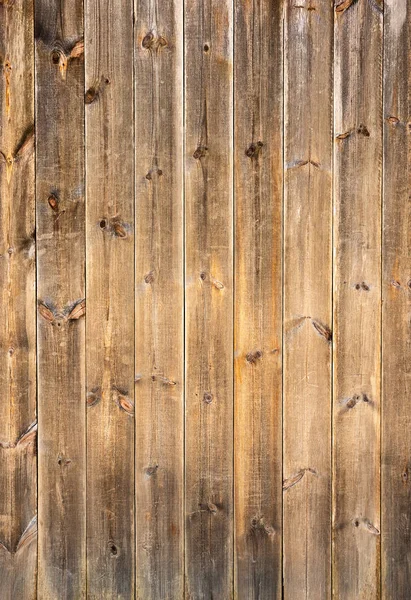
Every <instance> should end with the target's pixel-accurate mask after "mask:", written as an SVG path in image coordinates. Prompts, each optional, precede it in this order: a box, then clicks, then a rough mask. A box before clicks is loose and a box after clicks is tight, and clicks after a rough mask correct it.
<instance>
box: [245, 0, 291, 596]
mask: <svg viewBox="0 0 411 600" xmlns="http://www.w3.org/2000/svg"><path fill="white" fill-rule="evenodd" d="M282 34H283V4H282V2H270V1H266V0H256V1H255V2H253V3H250V2H247V1H246V0H237V2H236V3H235V40H234V47H235V48H236V60H235V73H234V138H235V147H234V173H235V175H234V177H235V198H236V202H235V281H236V286H235V331H234V337H235V341H234V364H235V395H234V402H235V479H234V481H235V497H236V499H235V535H236V559H235V572H236V576H235V598H243V599H244V600H252V599H253V600H256V599H257V598H258V599H260V600H263V599H269V598H270V599H273V600H274V599H277V598H278V599H280V598H281V597H282V576H281V553H282V552H281V529H282V461H281V458H282V416H281V405H282V390H281V388H282V385H281V362H282V265H281V257H282V219H281V217H282V98H283V92H282V47H283V43H282V42H283V40H282Z"/></svg>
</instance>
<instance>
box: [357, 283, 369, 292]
mask: <svg viewBox="0 0 411 600" xmlns="http://www.w3.org/2000/svg"><path fill="white" fill-rule="evenodd" d="M355 289H356V290H364V292H369V291H370V286H369V285H368V284H367V283H365V281H361V282H360V283H356V284H355Z"/></svg>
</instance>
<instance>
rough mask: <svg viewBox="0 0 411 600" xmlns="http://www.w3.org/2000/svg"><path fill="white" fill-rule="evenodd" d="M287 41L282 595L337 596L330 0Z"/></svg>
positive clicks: (295, 18)
mask: <svg viewBox="0 0 411 600" xmlns="http://www.w3.org/2000/svg"><path fill="white" fill-rule="evenodd" d="M284 36H285V41H284V53H285V56H284V63H285V71H284V86H285V100H284V102H285V106H284V115H285V116H284V148H285V150H284V169H285V171H284V512H283V519H284V558H283V560H284V598H285V599H289V600H294V599H296V598H310V599H314V598H316V599H318V600H320V599H321V600H324V599H326V598H330V597H331V357H332V333H331V326H332V240H331V238H332V148H333V144H332V87H333V81H332V56H333V8H332V5H330V3H329V2H326V1H325V0H324V1H323V0H321V1H320V2H312V1H311V0H303V1H302V2H295V1H294V0H289V1H288V2H287V11H286V24H285V32H284Z"/></svg>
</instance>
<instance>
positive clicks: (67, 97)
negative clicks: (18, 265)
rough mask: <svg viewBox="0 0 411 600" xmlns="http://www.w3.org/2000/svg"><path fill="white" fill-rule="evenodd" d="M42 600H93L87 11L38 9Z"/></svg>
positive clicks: (43, 3)
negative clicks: (88, 466) (89, 577)
mask: <svg viewBox="0 0 411 600" xmlns="http://www.w3.org/2000/svg"><path fill="white" fill-rule="evenodd" d="M35 38H36V59H35V60H36V126H37V130H36V213H37V244H38V245H37V298H38V317H37V347H38V355H37V360H38V420H39V431H40V432H41V433H40V434H39V439H38V462H39V466H38V487H39V497H38V514H39V535H38V548H39V581H38V598H41V599H47V600H48V599H50V600H51V599H52V600H55V598H65V599H66V600H69V599H73V600H74V599H75V600H79V599H80V598H84V597H85V566H86V563H85V487H86V486H85V484H86V481H85V475H86V470H85V393H84V387H85V360H84V358H85V353H84V337H85V336H84V330H85V327H84V318H83V317H84V313H85V300H84V296H85V289H84V288H85V285H84V284H85V281H84V266H85V265H84V254H85V237H84V172H83V171H84V126H83V122H84V60H83V2H82V1H80V0H73V1H72V2H70V3H68V2H66V3H62V2H59V1H58V0H35Z"/></svg>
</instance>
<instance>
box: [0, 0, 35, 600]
mask: <svg viewBox="0 0 411 600" xmlns="http://www.w3.org/2000/svg"><path fill="white" fill-rule="evenodd" d="M0 23H1V26H0V71H1V77H0V319H1V323H2V326H1V329H0V356H1V360H0V388H1V401H0V572H1V584H0V586H1V590H0V596H1V597H3V598H12V597H14V598H24V599H27V600H29V599H31V598H35V597H36V572H37V544H36V534H37V515H36V513H37V502H36V491H37V482H36V477H37V475H36V436H37V420H36V291H35V207H34V46H33V3H32V2H30V1H29V2H23V1H22V0H21V1H19V2H16V4H15V5H14V6H13V7H12V6H8V5H7V4H1V3H0Z"/></svg>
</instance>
